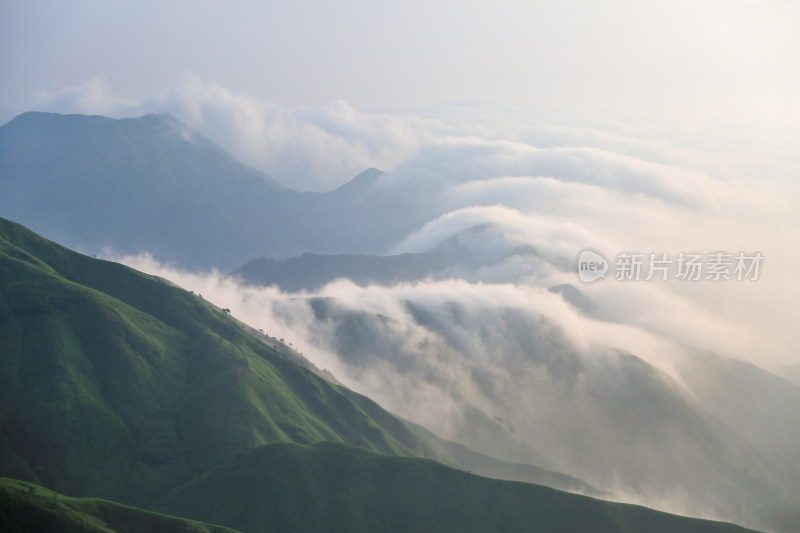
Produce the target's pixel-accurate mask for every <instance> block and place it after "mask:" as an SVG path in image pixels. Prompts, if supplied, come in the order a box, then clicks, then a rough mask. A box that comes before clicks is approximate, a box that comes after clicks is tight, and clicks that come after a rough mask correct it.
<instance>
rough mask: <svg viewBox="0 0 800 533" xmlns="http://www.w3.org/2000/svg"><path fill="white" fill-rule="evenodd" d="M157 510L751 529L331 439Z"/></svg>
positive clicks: (278, 447) (498, 527)
mask: <svg viewBox="0 0 800 533" xmlns="http://www.w3.org/2000/svg"><path fill="white" fill-rule="evenodd" d="M157 509H158V510H160V511H163V512H167V513H170V514H175V515H178V516H187V517H192V518H193V519H196V520H212V521H214V522H216V523H221V524H225V525H228V526H230V527H235V528H239V529H241V530H243V531H248V532H250V533H261V532H271V531H347V532H358V531H365V532H373V531H381V532H389V531H403V532H405V531H437V532H448V531H453V532H461V533H464V532H469V531H475V532H486V531H534V532H556V531H570V532H583V531H585V532H592V533H601V532H611V531H613V532H642V531H647V532H648V533H657V532H665V533H666V532H669V533H674V532H676V531H681V532H685V533H690V532H723V531H727V532H738V531H742V532H743V531H747V530H745V529H743V528H741V527H738V526H734V525H731V524H724V523H719V522H711V521H705V520H697V519H690V518H685V517H679V516H675V515H670V514H666V513H661V512H658V511H653V510H651V509H647V508H644V507H639V506H634V505H627V504H619V503H611V502H605V501H602V500H596V499H593V498H588V497H585V496H579V495H575V494H569V493H564V492H559V491H557V490H554V489H550V488H548V487H541V486H537V485H526V484H524V483H517V482H512V481H500V480H493V479H487V478H482V477H478V476H475V475H472V474H469V473H467V472H463V471H459V470H454V469H452V468H448V467H446V466H444V465H442V464H439V463H436V462H434V461H429V460H425V459H419V458H397V457H386V456H382V455H378V454H375V453H371V452H367V451H364V450H360V449H356V448H352V447H348V446H343V445H337V444H332V443H320V444H315V445H309V446H301V445H296V444H272V445H268V446H264V447H261V448H258V449H256V450H253V451H252V452H250V453H248V454H246V455H244V456H241V457H238V458H236V459H233V460H231V461H229V462H227V463H226V464H224V465H222V466H220V467H219V468H217V469H215V470H213V471H211V472H209V473H208V474H206V475H204V476H202V477H201V478H199V479H198V480H196V481H194V482H192V483H190V484H189V485H187V486H186V487H184V488H183V489H182V490H180V491H178V492H176V493H175V494H173V495H171V496H170V497H169V498H167V499H166V500H165V501H164V502H163V503H161V504H159V505H158V506H157Z"/></svg>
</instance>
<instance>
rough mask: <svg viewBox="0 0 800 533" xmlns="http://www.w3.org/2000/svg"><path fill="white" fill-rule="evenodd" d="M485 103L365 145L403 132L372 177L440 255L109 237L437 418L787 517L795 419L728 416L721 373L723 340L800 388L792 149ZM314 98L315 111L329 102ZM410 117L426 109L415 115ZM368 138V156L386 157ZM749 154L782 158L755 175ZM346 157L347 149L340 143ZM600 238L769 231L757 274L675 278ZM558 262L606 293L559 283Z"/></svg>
mask: <svg viewBox="0 0 800 533" xmlns="http://www.w3.org/2000/svg"><path fill="white" fill-rule="evenodd" d="M489 111H490V110H487V109H486V108H485V107H480V106H477V107H476V108H475V109H472V112H473V113H474V116H476V117H479V116H482V117H486V116H489V117H492V118H491V119H487V120H485V121H484V122H475V123H465V121H463V117H464V114H463V113H458V114H457V115H455V116H451V115H449V114H448V113H447V112H446V110H440V111H439V112H438V114H437V113H436V112H431V113H429V114H428V115H425V114H419V115H417V116H411V115H410V114H406V115H404V116H402V117H400V116H395V117H393V118H392V119H391V120H389V121H388V122H385V123H384V125H386V124H389V125H392V126H391V127H390V128H389V129H391V130H392V131H393V132H394V133H393V134H392V135H390V136H389V137H390V138H391V139H395V140H396V139H400V138H402V139H403V141H402V142H399V141H398V143H397V144H396V145H395V144H392V143H393V141H390V142H383V141H381V140H380V139H381V137H380V134H379V135H378V136H377V138H376V139H374V143H375V144H374V145H370V144H369V143H367V144H364V145H363V146H365V147H367V146H372V147H373V148H374V147H376V146H382V147H384V148H386V150H387V152H386V153H391V156H386V157H387V159H386V160H385V161H384V162H385V163H386V164H387V165H389V166H385V167H384V170H386V173H385V174H383V175H381V176H380V177H379V178H378V179H377V180H376V181H375V183H374V185H372V186H371V189H369V190H367V191H365V192H364V194H365V195H366V196H365V198H367V199H370V198H373V196H371V195H383V196H374V197H375V198H380V197H385V198H390V199H392V202H394V203H395V204H396V205H400V206H406V207H404V209H405V208H407V209H413V214H414V217H416V218H414V217H411V216H409V218H408V221H407V222H405V223H406V224H407V227H408V228H409V230H408V231H407V232H406V233H405V235H404V236H403V237H402V238H401V239H399V240H392V239H388V240H386V241H385V242H384V247H383V250H382V253H383V254H384V255H386V256H387V257H388V256H391V255H393V254H401V253H423V254H424V253H439V254H445V255H444V256H443V257H447V258H448V261H450V263H449V265H448V267H447V268H444V269H440V270H435V271H431V273H430V274H429V275H428V276H426V277H422V278H420V279H415V280H411V281H404V282H401V283H392V284H376V283H371V284H370V283H366V284H365V283H361V284H357V283H354V282H353V281H351V280H348V279H338V280H333V281H331V282H330V283H327V284H326V285H324V286H323V287H321V288H317V289H314V290H303V291H298V292H287V291H281V290H280V289H279V288H278V287H277V286H272V287H264V286H256V285H252V284H248V283H245V282H244V281H243V280H241V279H238V278H236V277H232V276H229V275H228V274H227V273H224V272H216V271H212V272H188V271H185V270H181V269H178V268H176V267H174V266H170V265H164V264H161V263H159V262H158V261H156V260H155V259H153V258H152V257H150V256H147V255H140V256H127V257H120V256H118V255H117V254H114V252H113V250H109V252H108V254H107V256H108V257H109V258H113V259H115V260H119V261H122V262H124V263H125V264H128V265H130V266H132V267H134V268H137V269H140V270H143V271H145V272H148V273H152V274H155V275H158V276H161V277H164V278H166V279H168V280H170V281H172V282H174V283H177V284H178V285H180V286H182V287H184V288H185V289H187V290H192V291H194V292H195V293H199V294H202V295H203V297H204V298H206V299H207V300H209V301H211V302H212V303H214V304H216V305H218V306H220V307H224V308H229V309H231V311H232V314H233V315H234V316H235V317H236V318H238V319H240V320H242V321H243V322H245V323H247V324H249V325H251V326H253V327H255V328H260V329H263V330H264V331H265V332H267V333H268V334H269V335H271V336H274V337H277V338H283V339H285V340H286V342H287V343H288V342H291V343H292V345H293V346H294V348H295V349H297V350H298V351H300V352H302V353H303V354H304V356H305V357H307V358H308V359H309V360H310V361H311V362H313V363H314V364H315V365H316V366H317V367H319V368H323V369H327V370H329V371H330V372H332V373H333V375H334V376H335V377H336V378H337V379H338V380H339V381H340V382H342V383H343V384H345V385H346V386H348V387H350V388H352V389H354V390H356V391H358V392H360V393H363V394H366V395H368V396H370V397H371V398H373V399H375V400H376V401H378V402H379V403H380V404H381V405H383V406H384V407H386V408H387V409H389V410H390V411H393V412H395V413H397V414H399V415H400V416H402V417H404V418H406V419H408V420H410V421H413V422H415V423H419V424H421V425H423V426H425V427H427V428H429V429H432V430H434V432H435V433H437V434H438V435H439V436H441V437H443V438H446V439H450V440H453V441H457V442H460V443H463V444H465V445H467V446H470V447H472V448H473V449H475V450H477V451H480V452H483V453H486V454H489V455H492V456H495V457H499V458H501V459H504V460H507V461H513V462H521V463H530V464H535V465H537V466H541V467H545V468H550V469H553V470H556V471H560V472H563V473H566V474H569V475H572V476H575V477H577V478H579V479H582V480H584V481H586V482H588V483H590V484H592V485H593V486H595V487H597V488H599V489H601V490H604V491H606V492H608V493H610V494H612V495H613V497H615V498H617V499H620V500H624V501H632V502H636V503H641V504H644V505H648V506H652V507H656V508H660V509H664V510H667V511H672V512H679V513H682V514H690V515H694V516H704V517H712V518H722V519H726V520H733V521H736V522H738V523H743V524H750V525H754V526H758V527H760V528H762V529H775V530H785V529H786V525H785V524H787V523H788V524H794V523H795V522H794V520H795V519H796V518H797V517H796V516H794V514H793V513H795V511H796V509H794V508H793V506H792V504H791V503H790V502H792V501H796V499H797V497H800V487H798V485H797V483H796V482H795V481H794V479H797V476H796V475H797V474H800V472H796V471H795V470H793V468H794V467H789V466H788V465H782V466H781V465H779V464H778V462H776V461H778V460H777V458H778V457H793V458H794V459H792V461H795V460H796V459H797V457H798V455H797V450H796V449H794V448H792V446H791V445H787V444H785V443H786V442H791V439H789V440H786V439H783V438H782V440H780V442H779V441H778V440H772V439H769V438H766V439H765V440H761V439H758V438H755V437H753V433H754V428H756V427H759V424H761V423H762V422H763V417H764V416H767V417H769V416H770V415H765V414H759V413H758V412H756V411H757V410H756V409H755V408H753V409H750V408H749V407H743V408H742V410H741V416H739V415H736V416H734V414H732V413H731V412H730V411H728V410H726V409H724V408H723V407H722V406H723V405H724V402H720V401H719V400H718V398H719V395H720V394H722V393H721V392H720V390H718V389H717V387H722V389H723V390H727V389H726V387H727V385H725V384H724V383H725V382H727V381H729V380H731V376H730V375H728V374H726V372H727V371H726V370H724V368H726V366H725V365H727V364H728V363H724V362H720V361H739V362H741V364H743V365H746V366H744V367H741V368H739V367H737V368H739V370H737V372H739V374H736V376H737V377H736V380H743V381H739V384H740V386H745V387H752V390H753V394H756V395H759V396H764V397H767V396H768V394H767V390H768V389H771V388H775V387H778V388H780V387H783V386H788V387H789V389H788V390H789V391H790V392H787V393H786V396H784V397H783V399H782V400H781V401H780V402H778V401H777V400H775V405H774V406H773V408H774V409H778V408H779V406H780V405H783V404H785V403H787V402H788V405H789V406H788V407H787V406H785V405H784V406H783V407H782V409H784V411H783V412H789V413H792V412H794V413H796V412H797V411H796V410H795V409H800V391H797V390H794V389H792V388H791V387H796V386H794V385H789V384H788V382H785V381H784V380H782V379H781V378H779V377H777V375H775V374H772V373H769V372H772V371H775V372H776V373H777V371H778V370H779V369H780V368H783V367H785V366H787V365H790V364H796V363H797V362H798V359H797V353H798V347H800V336H798V333H797V331H796V327H795V324H796V323H797V320H798V319H800V316H798V311H797V308H796V306H795V305H793V302H795V301H796V300H797V299H798V297H800V294H798V286H797V284H796V283H794V275H795V274H794V271H795V268H794V265H795V264H797V261H798V260H800V252H798V250H797V249H796V247H795V246H794V239H793V236H794V234H795V233H796V228H797V226H798V222H800V220H798V215H797V214H796V213H795V212H794V206H795V205H796V202H797V201H798V200H800V195H799V194H798V187H797V185H796V184H794V183H793V182H791V181H787V180H786V179H785V176H786V175H788V174H790V173H791V171H792V169H796V168H797V166H796V164H795V161H794V159H793V157H792V156H791V155H790V154H789V153H788V152H778V153H774V152H767V151H764V150H762V149H761V148H760V147H759V146H758V145H756V146H754V147H753V148H752V150H751V151H749V152H747V153H741V151H739V152H737V150H738V148H739V147H740V144H739V138H738V137H736V136H735V135H734V136H733V137H732V138H723V137H721V136H718V137H716V138H707V139H706V140H705V144H704V145H703V146H702V147H701V148H692V149H687V148H686V147H685V146H686V141H684V142H681V141H680V140H675V139H680V136H677V137H676V136H675V134H674V131H673V132H672V133H670V134H662V135H661V136H659V135H657V133H656V132H654V131H652V130H651V134H650V135H651V136H650V137H649V138H647V139H646V140H641V141H638V142H637V141H634V140H633V139H634V136H632V135H631V134H630V132H631V131H632V130H635V129H636V127H637V126H635V125H628V126H627V128H626V126H625V125H621V124H617V125H616V126H613V127H612V126H610V125H609V123H604V124H602V126H603V127H608V128H610V129H609V130H607V131H608V133H606V134H601V133H600V130H598V129H597V126H598V124H597V123H595V124H588V125H581V124H580V123H578V122H573V123H568V124H566V125H562V126H557V125H554V124H553V123H547V122H541V123H538V124H536V125H534V126H530V127H525V126H524V125H523V124H522V123H521V122H520V121H515V120H513V119H512V118H511V117H510V116H509V115H508V114H506V113H504V112H502V111H500V112H498V113H496V114H491V113H490V112H489ZM354 113H355V112H354ZM311 115H313V114H311ZM311 115H306V116H305V118H303V120H311V121H317V122H319V121H320V118H319V116H317V117H316V118H309V117H310V116H311ZM293 116H299V115H297V114H295V115H293ZM348 117H349V118H348ZM354 117H355V118H354ZM328 118H329V119H330V120H331V121H332V122H330V123H328V124H327V125H326V126H325V127H326V128H328V131H333V130H334V129H337V128H338V130H337V131H349V133H348V134H347V135H343V136H342V138H343V139H348V138H351V137H348V135H352V136H353V137H352V138H353V139H354V138H356V137H358V136H359V135H362V134H363V135H369V134H370V133H369V132H366V131H365V130H363V129H359V128H360V127H356V126H353V127H352V128H351V129H350V130H347V128H344V126H343V125H342V123H341V121H342V120H343V121H345V122H347V121H348V120H349V121H355V122H354V124H359V123H362V124H363V121H362V120H361V119H359V118H358V113H355V114H349V112H348V111H347V108H346V107H341V108H340V109H339V112H337V113H333V114H332V115H328ZM370 120H372V119H370ZM381 120H382V119H381ZM323 122H324V121H323ZM379 122H380V121H379ZM201 123H202V121H201ZM333 123H335V124H337V125H336V127H335V128H334V126H332V124H333ZM367 123H371V124H373V125H374V124H375V122H370V121H369V120H368V121H367ZM409 123H414V124H416V125H417V126H418V129H417V130H414V131H413V132H411V129H404V127H405V126H399V125H401V124H406V125H407V124H409ZM259 127H260V126H259ZM395 127H396V128H397V129H393V128H395ZM342 128H344V129H342ZM378 129H379V130H380V128H378ZM201 131H202V130H201ZM381 131H383V130H381ZM398 131H405V132H406V133H407V135H400V136H399V137H398V136H393V135H394V134H396V133H397V132H398ZM383 133H384V134H385V133H386V132H385V131H383ZM254 138H256V139H257V138H258V135H254ZM342 142H345V141H342ZM347 142H349V141H347ZM354 142H355V141H354ZM590 142H591V143H592V144H594V146H591V145H589V144H588V143H590ZM356 144H358V142H356ZM387 147H388V148H387ZM373 148H369V149H367V151H366V152H363V154H372V155H364V157H363V158H361V159H359V158H355V160H356V161H363V162H364V163H367V162H370V163H372V162H374V161H375V159H374V157H376V156H375V154H378V153H380V152H381V150H380V149H377V151H376V149H373ZM298 149H300V148H298ZM300 150H301V151H302V150H310V151H315V150H316V147H314V146H310V147H303V148H302V149H300ZM317 153H323V154H324V153H325V150H322V151H321V152H319V151H318V152H317ZM732 153H737V156H736V157H731V158H730V159H728V160H727V164H726V163H725V161H726V159H725V157H724V156H725V155H726V154H732ZM327 157H328V156H325V157H323V158H321V159H319V160H317V163H319V164H320V165H321V167H320V168H323V167H324V166H325V165H327V164H328V159H326V158H327ZM343 157H344V158H345V159H346V158H347V156H343ZM370 158H373V159H370ZM755 162H761V163H762V164H763V168H765V169H768V168H776V167H777V168H778V169H779V170H776V172H775V173H774V175H764V174H762V175H757V176H754V175H753V174H752V173H751V169H752V168H753V167H754V165H755ZM317 163H315V164H317ZM323 163H324V164H323ZM331 168H334V169H335V168H340V167H336V163H335V158H334V163H333V164H332V165H331ZM397 212H398V213H402V212H403V209H397ZM399 216H401V218H402V214H401V215H399ZM412 220H426V222H424V223H423V224H421V225H416V226H415V225H413V224H412V222H411V221H412ZM401 222H402V220H401ZM331 246H332V247H335V241H334V242H332V243H331ZM586 248H591V249H593V250H597V251H599V252H600V253H602V254H604V255H605V256H606V257H607V258H608V259H609V260H611V261H612V263H613V261H614V259H615V257H616V256H617V254H619V253H622V252H640V253H643V254H649V253H656V254H661V253H667V254H669V255H670V256H671V257H675V256H677V255H678V254H679V253H681V252H686V253H689V252H699V253H702V254H710V253H712V252H716V251H726V252H728V253H731V254H737V253H739V252H745V253H747V254H752V253H755V252H759V253H761V254H762V256H763V257H764V261H763V264H761V265H760V266H761V270H760V274H759V277H758V279H757V281H751V280H748V279H745V280H742V281H737V280H736V279H735V278H734V279H732V280H729V281H718V282H714V281H711V280H706V279H701V280H700V281H681V280H679V279H675V278H674V277H673V276H674V270H672V271H670V276H671V279H669V280H667V281H661V280H658V279H653V280H650V281H645V280H644V277H645V276H644V275H643V276H642V279H640V280H639V281H618V280H617V279H614V277H615V276H614V271H613V269H612V270H611V271H609V274H608V276H607V277H606V279H603V280H600V281H597V282H594V283H591V284H586V283H582V282H581V281H580V280H579V279H578V276H577V275H576V263H575V261H576V258H577V255H578V253H579V252H580V251H581V250H583V249H586ZM298 275H299V274H298ZM564 285H572V286H574V287H575V288H577V289H578V291H579V294H581V295H582V297H585V299H587V301H589V302H590V303H591V304H592V305H591V311H587V310H586V309H581V307H580V306H579V305H576V304H575V302H574V301H570V298H568V297H565V296H562V293H558V292H554V291H552V290H550V289H551V288H553V287H558V286H564ZM709 354H716V355H713V356H712V355H709ZM713 357H722V358H723V359H721V360H716V359H713ZM701 361H702V362H703V365H704V366H703V367H702V375H704V376H707V378H708V379H706V380H705V381H699V380H698V379H697V376H698V375H699V373H700V372H701V371H700V370H698V367H697V364H698V362H701ZM758 372H764V376H766V377H763V379H762V378H755V377H753V376H755V375H756V374H757V373H758ZM747 376H749V377H747ZM748 380H750V381H748ZM771 380H775V381H774V382H772V381H771ZM756 383H760V384H758V385H757V384H756ZM770 383H771V384H770ZM784 384H786V385H784ZM730 386H731V387H732V386H733V385H730ZM787 398H788V400H787ZM765 401H766V400H765ZM794 437H798V438H800V435H796V436H793V437H792V438H794ZM776 449H778V450H780V452H779V454H778V453H776V452H775V450H776ZM793 464H797V463H793ZM710 495H714V496H713V497H712V496H710Z"/></svg>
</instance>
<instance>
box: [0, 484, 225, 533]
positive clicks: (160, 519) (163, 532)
mask: <svg viewBox="0 0 800 533" xmlns="http://www.w3.org/2000/svg"><path fill="white" fill-rule="evenodd" d="M0 529H2V530H3V531H18V532H22V531H31V532H32V531H37V532H42V531H53V532H55V531H58V532H59V533H112V532H120V533H121V532H127V531H157V532H159V533H236V532H235V530H233V529H229V528H226V527H221V526H213V525H209V524H201V523H200V522H194V521H191V520H185V519H181V518H174V517H170V516H164V515H160V514H156V513H151V512H148V511H142V510H140V509H134V508H132V507H126V506H124V505H119V504H117V503H113V502H107V501H103V500H94V499H85V498H68V497H66V496H63V495H61V494H58V493H55V492H53V491H50V490H48V489H45V488H43V487H40V486H38V485H34V484H32V483H25V482H23V481H17V480H14V479H7V478H0Z"/></svg>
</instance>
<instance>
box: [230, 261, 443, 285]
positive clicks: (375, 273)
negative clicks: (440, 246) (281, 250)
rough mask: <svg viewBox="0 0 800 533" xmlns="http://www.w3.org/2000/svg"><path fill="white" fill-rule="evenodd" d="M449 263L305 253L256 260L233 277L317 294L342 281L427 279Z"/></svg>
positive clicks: (397, 281)
mask: <svg viewBox="0 0 800 533" xmlns="http://www.w3.org/2000/svg"><path fill="white" fill-rule="evenodd" d="M446 267H447V263H445V262H444V261H442V260H440V259H439V258H437V257H433V256H431V254H399V255H390V256H378V255H363V254H360V255H355V254H337V255H325V254H312V253H305V254H302V255H299V256H297V257H291V258H288V259H267V258H262V259H254V260H252V261H249V262H248V263H247V264H245V265H244V266H242V267H241V268H239V269H237V270H235V271H234V272H233V273H232V275H233V276H235V277H239V278H241V279H242V280H244V281H245V282H246V283H249V284H252V285H265V286H266V285H277V286H278V287H279V288H280V289H281V290H284V291H295V292H296V291H301V290H308V291H314V290H317V289H319V288H321V287H322V286H324V285H326V284H328V283H330V282H332V281H334V280H336V279H339V278H347V279H349V280H350V281H352V282H353V283H356V284H357V285H369V284H370V283H380V284H393V283H400V282H404V281H405V282H409V281H413V280H418V279H425V278H426V277H428V276H430V275H431V274H433V273H434V272H436V271H440V270H443V269H444V268H446Z"/></svg>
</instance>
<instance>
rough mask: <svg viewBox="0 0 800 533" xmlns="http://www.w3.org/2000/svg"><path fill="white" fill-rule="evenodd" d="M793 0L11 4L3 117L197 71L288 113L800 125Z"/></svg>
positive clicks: (4, 40)
mask: <svg viewBox="0 0 800 533" xmlns="http://www.w3.org/2000/svg"><path fill="white" fill-rule="evenodd" d="M798 6H800V3H798V2H796V1H793V0H758V1H756V0H690V1H684V0H669V1H661V0H655V1H647V2H643V1H633V0H630V1H629V0H565V1H557V2H556V1H550V0H548V1H537V2H523V1H507V0H505V1H504V0H501V1H498V2H492V3H491V5H490V3H489V2H468V1H463V0H461V1H449V0H425V1H417V0H406V1H403V2H392V3H388V2H365V1H359V0H347V1H341V2H320V1H315V0H305V1H293V2H255V1H243V2H222V1H211V0H191V1H190V0H183V1H155V2H153V1H140V2H126V3H123V2H119V1H107V0H103V1H83V2H52V1H50V2H45V1H41V2H29V1H18V0H4V1H3V3H2V5H0V76H1V77H2V80H3V83H0V108H4V109H6V110H7V111H12V112H17V111H21V110H23V109H26V108H31V107H36V105H37V102H40V101H41V97H42V94H41V93H43V92H49V93H53V92H57V91H60V90H62V89H64V88H65V87H73V86H78V85H81V84H84V83H86V82H87V81H88V80H90V79H92V78H94V77H96V76H100V77H102V78H103V79H104V80H105V82H106V83H107V85H108V86H109V87H110V88H112V89H113V91H115V92H116V93H118V94H121V95H123V96H125V97H126V98H130V99H132V100H135V101H141V100H144V99H147V98H152V97H153V96H154V95H159V94H163V93H164V92H166V91H168V90H169V89H170V88H172V87H174V86H176V85H177V84H179V83H180V81H181V79H183V77H184V76H185V75H186V73H187V72H191V73H192V74H194V75H196V76H198V77H199V78H201V79H203V80H205V81H206V82H209V83H215V84H219V85H220V86H223V87H225V88H227V89H228V90H230V91H232V92H234V93H236V94H242V95H246V96H248V97H252V98H257V99H259V100H261V101H268V102H274V103H276V104H279V105H290V106H291V105H297V104H302V105H308V106H318V105H325V104H329V103H331V102H335V101H338V100H341V101H344V102H347V103H348V104H349V105H351V106H353V107H354V108H356V109H361V110H378V109H383V110H387V109H398V108H403V109H407V108H412V107H421V106H428V105H432V104H440V103H450V102H478V101H483V102H485V101H492V102H508V103H516V104H522V105H546V106H554V107H556V108H565V109H569V110H572V111H578V112H581V111H589V110H591V111H601V112H604V113H612V114H624V115H626V116H644V117H650V116H652V117H657V118H676V117H677V118H681V119H683V120H694V119H703V120H705V119H724V120H730V121H735V122H746V123H747V122H757V123H766V124H775V123H793V122H796V121H797V119H798V118H800V109H799V108H798V105H797V100H798V98H797V95H798V94H800V37H799V36H800V15H799V9H798Z"/></svg>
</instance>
